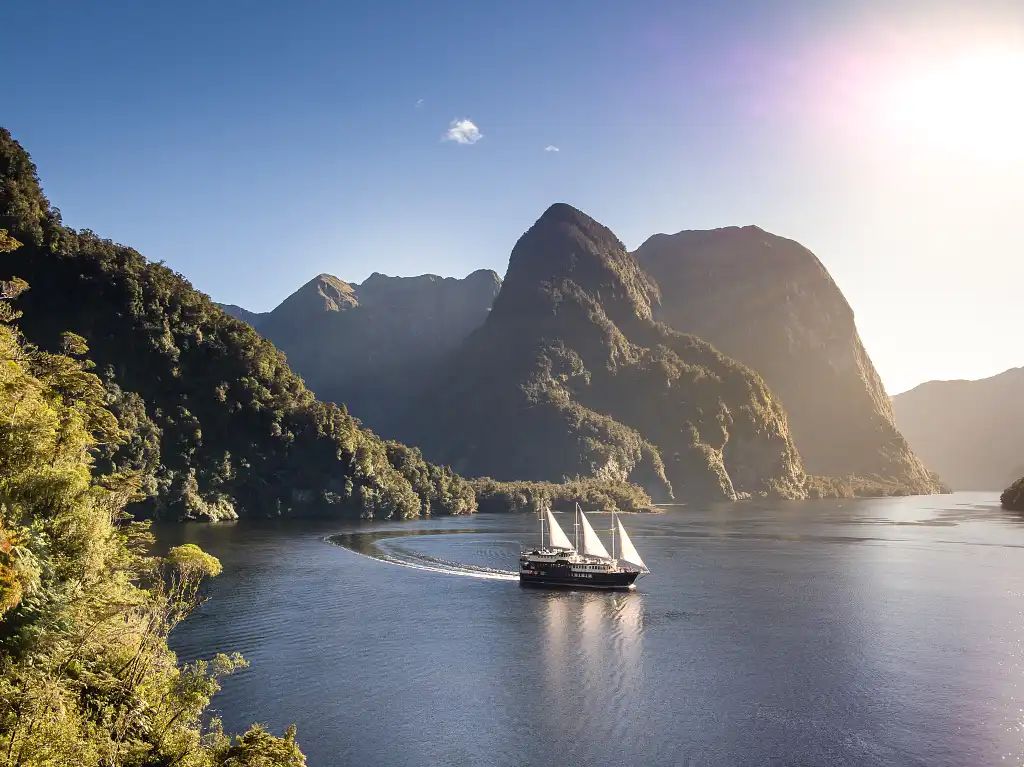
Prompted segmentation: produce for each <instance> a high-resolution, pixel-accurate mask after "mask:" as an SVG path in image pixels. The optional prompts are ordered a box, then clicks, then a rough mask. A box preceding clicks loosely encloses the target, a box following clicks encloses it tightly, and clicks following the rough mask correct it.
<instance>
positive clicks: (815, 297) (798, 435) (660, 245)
mask: <svg viewBox="0 0 1024 767" xmlns="http://www.w3.org/2000/svg"><path fill="white" fill-rule="evenodd" d="M634 255H635V256H636V259H637V261H638V262H639V263H640V264H641V266H643V268H644V269H645V270H646V271H647V272H648V273H649V274H650V275H651V276H652V277H653V279H654V280H656V281H657V283H658V285H659V287H660V289H661V296H662V301H661V304H660V306H659V307H657V309H656V311H655V319H657V320H659V321H662V322H664V323H665V324H667V325H668V326H669V327H671V328H673V329H675V330H677V331H680V332H686V333H693V334H694V335H697V336H699V337H701V338H703V339H704V340H706V341H707V342H709V343H711V344H712V345H713V346H714V347H715V348H716V349H718V350H719V351H721V352H722V353H723V354H726V355H729V356H730V357H733V358H734V359H737V360H739V361H740V362H742V363H744V364H746V365H748V366H750V367H751V368H753V369H754V370H755V371H757V372H758V373H759V374H760V375H761V377H762V378H763V379H764V380H765V382H766V383H767V384H768V387H769V388H770V389H771V391H772V392H774V393H775V394H776V395H777V396H778V397H779V398H780V399H781V402H782V405H783V406H784V407H785V409H786V413H787V415H788V420H789V427H790V429H791V431H792V435H793V439H794V440H795V442H796V446H797V448H798V449H799V451H800V455H801V456H802V458H803V461H804V465H805V467H806V469H807V471H808V472H810V473H812V474H819V475H827V476H834V477H836V476H849V475H856V476H858V477H864V478H869V479H873V480H878V481H880V482H881V483H883V484H886V485H891V486H892V489H893V490H895V491H898V492H900V491H901V492H919V493H927V492H934V491H936V490H938V489H939V488H940V484H939V483H938V481H937V478H936V477H935V476H933V475H932V474H931V473H930V472H929V471H928V469H926V468H925V465H924V464H923V463H922V462H921V460H920V459H919V458H918V457H917V456H916V455H915V454H914V452H913V451H912V450H911V448H910V447H909V446H908V444H907V442H906V440H904V438H903V436H902V435H901V434H900V432H899V431H898V430H897V428H896V426H895V424H894V422H893V412H892V407H891V404H890V400H889V397H888V396H887V395H886V392H885V388H884V387H883V385H882V382H881V379H880V378H879V377H878V374H877V373H876V372H875V368H874V366H873V365H872V363H871V359H870V358H869V357H868V354H867V352H866V351H865V349H864V346H863V344H862V343H861V340H860V337H859V336H858V334H857V328H856V325H855V324H854V317H853V311H852V310H851V308H850V306H849V304H848V303H847V302H846V299H845V298H844V297H843V294H842V293H841V292H840V290H839V288H838V287H837V286H836V284H835V282H833V280H832V278H831V277H830V276H829V274H828V272H827V271H826V269H825V267H824V266H822V264H821V262H820V261H819V260H818V259H817V258H816V257H815V256H814V254H813V253H811V252H810V251H809V250H807V249H806V248H804V247H803V246H802V245H800V244H799V243H796V242H794V241H792V240H787V239H784V238H782V237H778V236H776V235H773V234H769V233H768V232H765V231H763V230H761V229H759V228H757V227H754V226H748V227H743V228H738V227H730V228H727V229H715V230H711V231H684V232H679V233H678V234H675V235H666V234H658V235H655V236H653V237H651V238H650V239H649V240H647V241H646V242H645V243H644V244H643V245H641V246H640V248H638V249H637V250H636V252H635V254H634Z"/></svg>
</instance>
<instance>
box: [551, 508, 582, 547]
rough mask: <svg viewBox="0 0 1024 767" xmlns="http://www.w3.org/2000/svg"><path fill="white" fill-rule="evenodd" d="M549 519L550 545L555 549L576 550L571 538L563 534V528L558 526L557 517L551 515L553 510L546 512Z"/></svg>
mask: <svg viewBox="0 0 1024 767" xmlns="http://www.w3.org/2000/svg"><path fill="white" fill-rule="evenodd" d="M545 513H546V514H547V519H548V545H549V546H551V547H552V548H554V549H572V550H573V551H575V550H576V547H575V546H573V545H572V541H570V540H569V537H568V536H567V535H566V534H565V533H564V532H562V528H561V527H559V526H558V523H557V522H556V521H555V515H554V514H552V513H551V509H548V510H547V511H546V512H545Z"/></svg>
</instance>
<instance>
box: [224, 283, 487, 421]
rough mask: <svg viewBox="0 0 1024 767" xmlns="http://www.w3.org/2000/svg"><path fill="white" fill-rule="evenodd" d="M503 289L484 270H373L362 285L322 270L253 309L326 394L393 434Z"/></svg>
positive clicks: (260, 325)
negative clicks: (453, 273)
mask: <svg viewBox="0 0 1024 767" xmlns="http://www.w3.org/2000/svg"><path fill="white" fill-rule="evenodd" d="M500 287H501V279H500V278H499V277H498V275H497V274H495V273H494V272H493V271H490V270H485V269H481V270H479V271H476V272H473V273H472V274H470V275H469V276H468V277H466V278H464V279H461V280H460V279H453V278H450V277H448V278H442V277H438V276H436V275H433V274H424V275H420V276H418V277H388V276H386V275H383V274H379V273H376V272H375V273H374V274H372V275H370V276H369V277H368V278H367V279H366V280H365V281H364V282H363V283H362V284H352V283H347V282H345V281H344V280H340V279H338V278H337V277H334V276H332V275H329V274H321V275H319V276H318V277H316V278H314V279H313V280H310V281H309V282H308V283H306V284H305V285H303V286H302V287H301V288H300V289H299V290H297V291H296V292H295V293H293V294H292V295H291V296H289V297H288V298H287V299H285V300H284V301H283V302H282V303H281V304H280V305H279V306H278V307H277V308H276V309H274V310H273V311H271V312H268V313H267V314H262V315H254V317H255V321H256V324H255V325H254V327H256V328H257V329H258V330H259V332H260V334H261V335H263V336H264V337H266V338H268V339H270V340H271V341H272V342H273V343H274V345H275V346H277V347H278V348H279V349H281V350H282V351H284V353H285V355H286V356H287V358H288V362H289V364H290V365H291V366H292V368H293V369H295V370H296V371H297V372H298V373H299V374H300V375H301V376H302V377H303V379H305V381H306V383H307V384H308V385H309V387H310V388H311V389H313V390H314V391H315V392H316V393H317V395H318V396H319V397H321V398H323V399H328V400H331V401H334V402H343V403H344V404H345V405H346V406H347V407H348V409H349V411H350V412H351V413H353V414H354V415H356V416H357V417H358V418H359V419H360V420H362V421H363V422H364V423H366V424H367V425H368V426H370V427H371V428H373V429H374V430H376V431H379V432H381V433H385V434H390V433H393V432H394V431H395V428H396V423H397V422H399V421H400V420H401V419H402V417H403V416H404V413H405V409H406V407H407V406H408V403H409V400H410V398H411V397H412V396H413V394H414V393H415V392H416V391H418V390H419V388H420V387H421V386H422V385H423V382H424V380H425V379H426V378H429V377H431V376H432V375H434V371H435V370H436V369H437V367H438V366H440V365H444V364H445V361H446V360H447V358H448V356H449V355H450V354H451V353H452V352H453V351H454V350H455V349H456V348H457V347H458V345H459V344H460V343H461V342H462V341H463V340H465V338H466V337H467V336H468V335H469V334H470V333H471V332H472V331H473V330H474V329H476V328H478V327H479V326H480V325H482V324H483V322H484V320H485V319H486V317H487V314H488V312H489V311H490V308H491V304H492V303H493V301H494V297H495V296H496V295H497V294H498V290H499V288H500ZM226 310H227V309H226ZM243 311H244V310H243ZM229 313H231V312H229ZM233 314H234V316H236V317H239V314H238V313H233ZM249 314H250V315H251V314H252V313H249ZM240 318H242V319H245V318H244V317H240ZM249 321H250V322H252V321H251V320H249Z"/></svg>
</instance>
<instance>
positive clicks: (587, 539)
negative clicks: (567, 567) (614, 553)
mask: <svg viewBox="0 0 1024 767" xmlns="http://www.w3.org/2000/svg"><path fill="white" fill-rule="evenodd" d="M580 526H581V527H582V528H583V553H584V554H589V555H590V556H592V557H604V558H605V559H611V554H609V553H608V549H606V548H605V547H604V544H603V543H601V539H600V538H598V537H597V533H596V532H594V527H593V525H591V524H590V520H589V519H587V515H586V514H584V513H583V512H582V511H581V512H580Z"/></svg>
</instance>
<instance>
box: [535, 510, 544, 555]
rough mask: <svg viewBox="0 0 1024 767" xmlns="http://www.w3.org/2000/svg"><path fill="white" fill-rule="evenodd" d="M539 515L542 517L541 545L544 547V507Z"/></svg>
mask: <svg viewBox="0 0 1024 767" xmlns="http://www.w3.org/2000/svg"><path fill="white" fill-rule="evenodd" d="M537 516H538V518H539V519H540V547H541V548H542V549H543V548H544V509H540V510H539V511H538V512H537Z"/></svg>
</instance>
